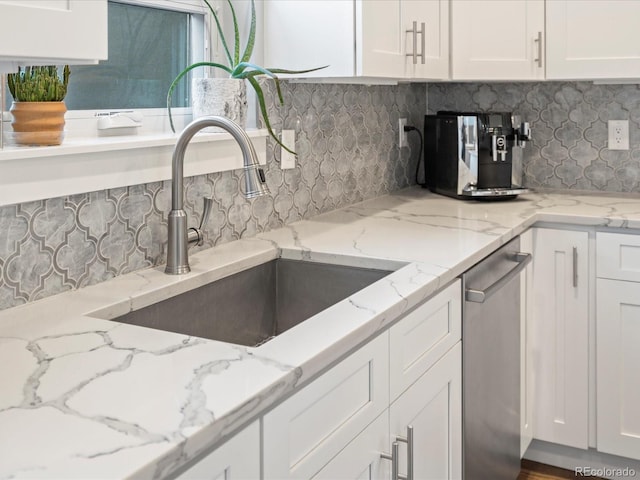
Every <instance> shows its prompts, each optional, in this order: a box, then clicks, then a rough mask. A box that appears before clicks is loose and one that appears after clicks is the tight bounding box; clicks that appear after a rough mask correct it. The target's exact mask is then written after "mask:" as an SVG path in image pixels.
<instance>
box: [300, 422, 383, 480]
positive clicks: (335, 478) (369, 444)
mask: <svg viewBox="0 0 640 480" xmlns="http://www.w3.org/2000/svg"><path fill="white" fill-rule="evenodd" d="M388 449H389V413H388V411H387V410H385V411H384V412H383V413H382V414H381V415H380V416H379V417H378V418H376V419H375V420H374V421H373V423H372V424H371V425H369V426H368V427H367V428H365V429H364V430H363V431H362V432H361V433H360V434H359V435H358V436H357V437H356V438H354V439H353V440H352V441H351V443H349V444H348V445H347V446H346V447H345V448H344V449H343V450H342V451H341V452H340V453H338V455H336V456H335V457H334V458H333V459H332V460H331V461H330V462H329V463H328V464H327V465H325V466H324V467H323V468H322V470H320V471H319V472H318V474H317V475H315V476H314V477H313V479H314V480H343V479H344V480H347V479H349V480H355V479H358V480H374V479H375V480H382V479H385V480H386V479H390V478H391V477H390V475H391V464H390V463H389V461H388V460H387V459H385V458H383V457H382V456H381V455H380V453H381V452H386V451H387V450H388Z"/></svg>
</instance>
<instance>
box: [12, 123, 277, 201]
mask: <svg viewBox="0 0 640 480" xmlns="http://www.w3.org/2000/svg"><path fill="white" fill-rule="evenodd" d="M247 133H248V134H249V137H250V138H251V140H252V142H253V144H254V147H255V149H256V153H257V154H258V158H259V161H260V163H261V164H265V163H266V139H267V136H268V133H267V131H266V130H249V131H248V132H247ZM176 139H177V134H145V135H131V136H119V137H100V138H95V137H94V138H73V137H72V138H67V139H65V140H64V142H63V144H62V145H60V146H56V147H16V146H8V145H6V142H5V146H4V148H3V149H1V150H0V205H11V204H15V203H22V202H29V201H33V200H42V199H46V198H55V197H60V196H65V195H73V194H78V193H87V192H93V191H99V190H105V189H109V188H117V187H126V186H130V185H139V184H143V183H149V182H157V181H164V180H169V179H170V178H171V157H172V154H173V147H174V145H175V143H176ZM242 164H243V162H242V153H241V152H240V148H239V147H238V145H237V144H236V142H235V140H234V139H233V138H232V137H231V135H229V134H227V133H198V134H196V136H195V137H194V138H193V140H192V141H191V144H190V146H189V148H188V149H187V153H186V156H185V162H184V175H185V177H187V176H193V175H202V174H207V173H213V172H220V171H226V170H233V169H237V168H242Z"/></svg>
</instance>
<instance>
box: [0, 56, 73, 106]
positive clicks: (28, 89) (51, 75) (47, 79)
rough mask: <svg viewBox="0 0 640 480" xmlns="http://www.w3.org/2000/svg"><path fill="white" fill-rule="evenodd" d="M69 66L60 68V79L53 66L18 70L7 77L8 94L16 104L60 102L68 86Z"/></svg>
mask: <svg viewBox="0 0 640 480" xmlns="http://www.w3.org/2000/svg"><path fill="white" fill-rule="evenodd" d="M69 75H71V71H70V70H69V65H65V66H64V67H63V68H62V77H61V76H60V74H59V72H58V67H55V66H37V67H24V70H23V69H22V68H18V72H17V73H10V74H8V75H7V84H8V86H9V92H11V96H12V97H13V99H14V100H15V101H16V102H61V101H62V100H64V97H65V95H66V94H67V87H68V85H69Z"/></svg>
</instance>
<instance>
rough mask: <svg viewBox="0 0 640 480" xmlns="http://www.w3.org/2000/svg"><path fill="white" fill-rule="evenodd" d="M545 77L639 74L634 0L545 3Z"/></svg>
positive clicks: (638, 12)
mask: <svg viewBox="0 0 640 480" xmlns="http://www.w3.org/2000/svg"><path fill="white" fill-rule="evenodd" d="M546 15H547V78H548V79H616V78H633V79H637V78H640V20H639V19H640V2H638V1H635V0H633V1H630V0H552V1H548V2H547V13H546Z"/></svg>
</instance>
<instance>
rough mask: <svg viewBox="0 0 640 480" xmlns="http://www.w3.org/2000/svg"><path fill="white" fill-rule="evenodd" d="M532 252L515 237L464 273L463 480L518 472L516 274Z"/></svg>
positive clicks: (501, 479)
mask: <svg viewBox="0 0 640 480" xmlns="http://www.w3.org/2000/svg"><path fill="white" fill-rule="evenodd" d="M530 261H531V254H525V253H521V252H520V237H516V238H514V239H513V240H511V241H510V242H509V243H507V244H505V245H503V246H502V247H500V248H499V249H498V250H496V251H495V252H493V253H492V254H491V255H489V256H488V257H487V258H485V259H484V260H482V261H481V262H480V263H478V264H476V265H475V266H473V267H472V268H471V269H469V270H468V271H467V272H466V273H465V274H464V275H463V277H462V278H463V285H464V292H465V302H464V310H463V320H462V382H463V383H462V402H463V403H462V405H463V407H462V408H463V410H462V415H463V439H464V440H463V472H464V475H463V478H464V480H486V479H489V478H490V479H491V480H515V479H516V478H517V477H518V473H519V472H520V276H519V273H520V272H521V271H522V269H524V267H525V266H526V265H527V264H528V263H529V262H530Z"/></svg>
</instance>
